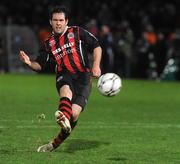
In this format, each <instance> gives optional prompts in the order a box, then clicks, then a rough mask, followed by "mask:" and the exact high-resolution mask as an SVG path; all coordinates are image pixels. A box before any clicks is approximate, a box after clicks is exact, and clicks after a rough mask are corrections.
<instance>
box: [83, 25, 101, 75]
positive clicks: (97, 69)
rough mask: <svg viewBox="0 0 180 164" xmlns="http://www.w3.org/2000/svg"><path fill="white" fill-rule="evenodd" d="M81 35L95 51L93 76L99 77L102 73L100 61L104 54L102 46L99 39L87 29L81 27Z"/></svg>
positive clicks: (90, 48)
mask: <svg viewBox="0 0 180 164" xmlns="http://www.w3.org/2000/svg"><path fill="white" fill-rule="evenodd" d="M80 37H81V39H82V41H83V42H84V43H85V45H86V46H87V47H88V49H89V50H90V51H92V52H93V66H92V74H93V77H96V78H97V77H99V76H100V75H101V69H100V62H101V56H102V48H101V47H100V45H99V42H98V39H97V38H96V37H95V36H94V35H93V34H91V33H90V32H88V31H87V30H85V29H83V28H80Z"/></svg>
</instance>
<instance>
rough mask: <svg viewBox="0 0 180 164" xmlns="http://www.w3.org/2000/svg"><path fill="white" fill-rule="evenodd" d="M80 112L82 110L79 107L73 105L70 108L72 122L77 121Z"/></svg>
mask: <svg viewBox="0 0 180 164" xmlns="http://www.w3.org/2000/svg"><path fill="white" fill-rule="evenodd" d="M81 110H82V108H81V107H80V106H79V105H75V104H73V106H72V116H73V121H77V120H78V118H79V115H80V113H81Z"/></svg>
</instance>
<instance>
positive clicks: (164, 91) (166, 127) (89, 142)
mask: <svg viewBox="0 0 180 164" xmlns="http://www.w3.org/2000/svg"><path fill="white" fill-rule="evenodd" d="M96 82H97V81H96V80H94V87H93V90H92V94H91V97H90V99H89V102H88V105H87V107H86V109H85V111H84V112H83V113H82V114H81V116H80V119H79V122H78V126H77V127H76V129H75V130H74V131H73V132H72V134H71V136H70V137H69V138H68V139H67V140H66V141H65V142H64V143H63V144H62V145H61V147H59V148H58V149H57V150H56V151H54V152H51V153H37V152H36V149H37V148H38V146H40V145H42V144H45V143H47V142H49V141H50V140H52V139H53V138H54V137H55V136H56V135H57V134H58V132H59V127H58V125H57V124H56V122H55V119H54V113H55V111H56V110H57V105H58V99H59V98H58V94H57V92H56V88H55V77H54V76H52V75H9V74H7V75H0V163H2V164H32V163H34V164H56V163H70V164H72V163H76V164H80V163H82V164H84V163H85V164H91V163H93V164H96V163H97V164H101V163H102V164H111V163H112V164H113V163H120V164H121V163H127V164H147V163H148V164H169V163H170V164H174V163H180V83H176V82H155V81H143V80H123V87H122V90H121V92H120V93H119V94H118V95H117V96H115V97H112V98H107V97H103V96H102V95H100V94H99V93H98V91H97V88H96ZM42 113H44V114H45V116H46V118H45V119H44V120H43V119H39V117H38V116H39V115H41V114H42Z"/></svg>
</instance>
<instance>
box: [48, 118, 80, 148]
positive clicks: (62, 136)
mask: <svg viewBox="0 0 180 164" xmlns="http://www.w3.org/2000/svg"><path fill="white" fill-rule="evenodd" d="M76 125H77V121H76V122H71V128H72V130H73V129H74V127H75V126H76ZM69 135H70V133H66V132H65V131H64V130H63V129H61V132H60V133H59V134H58V136H57V137H56V138H55V139H54V141H53V143H52V145H53V147H54V148H55V149H56V148H57V147H58V146H59V145H60V144H61V143H62V142H63V141H64V140H65V139H66V138H67V137H68V136H69Z"/></svg>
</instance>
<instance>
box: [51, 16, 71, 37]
mask: <svg viewBox="0 0 180 164" xmlns="http://www.w3.org/2000/svg"><path fill="white" fill-rule="evenodd" d="M50 24H51V26H52V29H53V31H54V32H55V33H57V34H60V33H63V32H64V30H65V28H66V26H67V24H68V19H65V15H64V13H54V14H53V15H52V19H51V20H50Z"/></svg>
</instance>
